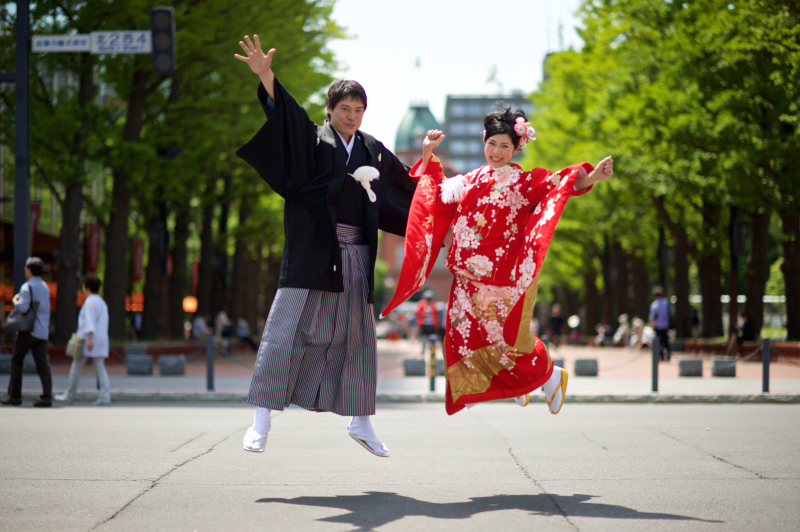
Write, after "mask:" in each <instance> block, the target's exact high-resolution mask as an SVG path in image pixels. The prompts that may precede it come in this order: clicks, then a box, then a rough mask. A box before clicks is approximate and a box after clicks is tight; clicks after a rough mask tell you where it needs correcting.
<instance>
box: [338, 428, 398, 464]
mask: <svg viewBox="0 0 800 532" xmlns="http://www.w3.org/2000/svg"><path fill="white" fill-rule="evenodd" d="M347 433H348V434H349V435H350V437H351V438H353V439H354V440H356V441H357V442H358V444H359V445H361V446H362V447H363V448H364V449H366V450H368V451H369V452H371V453H372V454H374V455H375V456H380V457H381V458H388V457H389V449H386V446H385V445H384V444H383V442H380V441H378V440H375V439H373V438H367V437H366V436H359V435H358V434H353V433H352V432H350V431H349V430H348V431H347ZM367 442H369V443H367ZM370 443H374V444H375V445H377V446H379V447H381V448H383V449H386V451H385V452H383V453H379V452H377V451H376V450H375V449H373V448H372V447H370V446H369V444H370Z"/></svg>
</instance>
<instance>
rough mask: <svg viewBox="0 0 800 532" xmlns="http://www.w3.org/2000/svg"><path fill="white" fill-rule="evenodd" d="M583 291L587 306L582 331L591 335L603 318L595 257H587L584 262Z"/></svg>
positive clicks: (586, 334) (582, 321) (585, 334)
mask: <svg viewBox="0 0 800 532" xmlns="http://www.w3.org/2000/svg"><path fill="white" fill-rule="evenodd" d="M583 291H584V295H585V300H586V306H585V307H584V309H585V310H584V312H583V319H582V320H581V332H582V334H583V335H584V336H591V335H593V334H594V330H595V329H594V328H595V326H596V325H598V324H599V323H600V322H601V321H602V319H603V307H602V298H601V297H600V292H599V291H598V290H597V270H596V269H595V267H594V259H593V258H589V259H587V260H586V262H585V264H584V270H583Z"/></svg>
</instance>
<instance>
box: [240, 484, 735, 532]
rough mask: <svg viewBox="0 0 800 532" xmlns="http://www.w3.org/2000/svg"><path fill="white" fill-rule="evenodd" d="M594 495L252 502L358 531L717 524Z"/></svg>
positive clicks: (376, 495)
mask: <svg viewBox="0 0 800 532" xmlns="http://www.w3.org/2000/svg"><path fill="white" fill-rule="evenodd" d="M594 497H595V496H594V495H580V494H575V495H551V494H547V493H542V494H537V495H494V496H492V497H475V498H472V499H470V501H469V502H454V503H433V502H426V501H420V500H417V499H414V498H412V497H405V496H402V495H398V494H396V493H387V492H379V491H368V492H366V493H365V494H364V495H337V496H335V497H296V498H294V499H278V498H265V499H258V500H257V501H256V502H270V503H283V504H294V505H298V506H317V507H321V508H338V509H341V510H348V511H349V512H350V513H348V514H344V515H337V516H334V517H326V518H324V519H319V521H327V522H330V523H348V524H351V525H353V526H355V527H357V528H356V529H354V532H356V531H368V530H374V529H375V528H378V527H380V526H383V525H386V524H388V523H391V522H393V521H398V520H400V519H403V518H404V517H412V516H423V517H431V518H435V519H467V518H469V517H472V516H473V515H475V514H479V513H482V512H494V511H498V510H522V511H526V512H531V514H532V515H545V516H547V515H556V516H566V517H567V518H569V517H602V518H611V519H657V520H678V521H702V522H706V523H721V522H722V521H713V520H706V519H698V518H696V517H688V516H684V515H676V514H664V513H649V512H639V511H637V510H634V509H632V508H626V507H624V506H618V505H614V504H600V503H593V502H587V501H589V500H591V499H592V498H594Z"/></svg>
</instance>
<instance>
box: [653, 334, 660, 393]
mask: <svg viewBox="0 0 800 532" xmlns="http://www.w3.org/2000/svg"><path fill="white" fill-rule="evenodd" d="M660 358H661V340H660V339H659V338H658V336H656V337H655V338H653V393H656V392H658V360H659V359H660Z"/></svg>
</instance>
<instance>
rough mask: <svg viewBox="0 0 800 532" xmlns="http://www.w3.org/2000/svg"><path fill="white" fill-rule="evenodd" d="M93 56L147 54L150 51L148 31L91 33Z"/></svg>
mask: <svg viewBox="0 0 800 532" xmlns="http://www.w3.org/2000/svg"><path fill="white" fill-rule="evenodd" d="M90 48H91V52H92V53H93V54H149V53H150V52H151V51H152V49H153V46H152V39H151V32H150V30H141V31H140V30H133V31H93V32H92V33H91V47H90Z"/></svg>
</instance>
